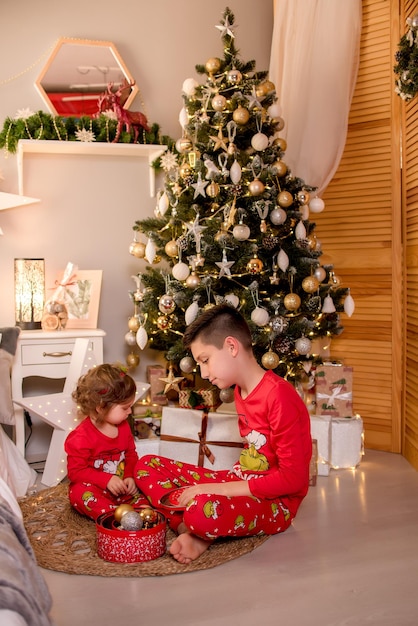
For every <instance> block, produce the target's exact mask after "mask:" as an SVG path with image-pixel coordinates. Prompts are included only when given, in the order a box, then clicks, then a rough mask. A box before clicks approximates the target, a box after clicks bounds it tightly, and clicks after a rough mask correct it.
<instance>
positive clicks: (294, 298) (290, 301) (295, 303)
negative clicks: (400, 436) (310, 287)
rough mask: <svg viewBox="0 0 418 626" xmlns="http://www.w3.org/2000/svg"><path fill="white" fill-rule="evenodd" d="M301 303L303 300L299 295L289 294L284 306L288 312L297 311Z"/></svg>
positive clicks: (285, 298)
mask: <svg viewBox="0 0 418 626" xmlns="http://www.w3.org/2000/svg"><path fill="white" fill-rule="evenodd" d="M300 303H301V300H300V297H299V296H298V294H297V293H288V294H287V295H286V296H285V297H284V300H283V304H284V305H285V307H286V309H287V310H288V311H297V309H298V308H299V307H300Z"/></svg>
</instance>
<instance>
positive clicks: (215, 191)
mask: <svg viewBox="0 0 418 626" xmlns="http://www.w3.org/2000/svg"><path fill="white" fill-rule="evenodd" d="M219 191H220V187H219V185H218V183H215V182H214V181H212V182H211V183H209V185H208V186H207V187H206V195H207V196H209V198H216V196H217V195H219Z"/></svg>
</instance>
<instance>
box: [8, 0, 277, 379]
mask: <svg viewBox="0 0 418 626" xmlns="http://www.w3.org/2000/svg"><path fill="white" fill-rule="evenodd" d="M225 6H229V7H230V8H231V9H232V11H233V12H234V13H235V17H236V27H237V28H236V35H237V46H238V48H239V50H240V52H241V56H242V58H243V59H244V60H250V59H255V60H256V63H257V69H259V70H266V69H268V66H269V55H270V41H271V33H272V26H273V24H272V22H273V2H272V0H230V1H229V2H228V1H227V0H212V1H211V2H207V1H206V0H154V2H145V1H144V0H136V1H135V2H125V3H118V2H114V1H113V0H100V1H98V0H88V1H87V2H86V1H85V0H72V1H71V2H62V1H61V2H60V1H57V0H36V1H35V2H28V1H27V0H2V1H1V3H0V23H1V25H2V35H1V37H0V58H1V59H2V63H1V74H0V123H1V125H3V123H4V120H5V118H6V117H13V116H14V115H15V114H16V112H17V111H18V109H24V108H29V109H31V110H32V111H37V110H41V109H42V110H46V108H45V105H44V103H43V101H42V99H41V97H40V96H39V94H38V92H37V91H36V89H35V87H34V82H35V80H36V78H37V77H38V75H39V73H40V71H41V69H42V68H43V65H44V63H45V61H46V59H47V57H48V55H49V52H50V51H51V49H52V48H53V47H54V44H55V43H56V41H57V39H58V38H59V37H75V38H87V39H93V40H107V41H113V42H114V44H115V45H116V47H117V49H118V51H119V53H120V54H121V56H122V58H123V59H124V61H125V63H126V65H127V67H128V69H129V70H130V72H131V74H132V75H133V76H134V78H135V79H136V82H137V84H138V86H139V88H140V91H141V98H142V100H143V101H144V103H145V107H146V111H147V113H148V117H149V120H150V122H156V123H158V124H160V126H161V129H162V132H163V133H164V134H168V135H170V136H171V137H173V138H177V137H178V136H179V134H180V126H179V123H178V113H179V110H180V108H181V106H182V99H181V86H182V83H183V81H184V79H185V78H188V77H191V76H193V77H196V78H197V79H198V80H199V77H198V76H197V75H196V72H195V69H194V67H195V65H196V64H197V63H203V64H204V63H205V62H206V60H207V59H208V58H209V57H211V56H217V55H221V54H222V44H221V40H220V36H219V31H218V30H217V29H215V25H216V24H219V21H220V18H221V16H222V12H223V10H224V8H225ZM201 80H203V79H201ZM140 101H141V99H138V97H137V99H136V101H135V102H134V103H133V105H132V106H131V110H136V109H138V108H140ZM0 171H1V173H2V174H3V177H4V180H0V190H1V191H6V192H10V193H18V184H17V168H16V157H15V156H14V155H3V154H1V155H0ZM25 194H26V195H29V196H34V197H39V198H41V202H40V203H39V204H34V205H31V206H27V207H22V208H14V209H9V210H7V211H2V212H0V227H1V228H2V229H3V231H4V236H3V237H0V287H1V296H0V297H1V300H0V326H8V325H13V324H14V306H13V259H14V258H15V257H19V256H23V257H25V256H26V257H44V258H45V264H46V275H47V276H46V278H47V288H50V287H52V286H53V283H54V280H55V278H56V276H57V273H58V272H59V270H62V269H63V268H64V267H65V265H66V264H67V262H68V261H72V262H74V263H76V264H78V266H79V268H80V269H102V270H103V286H102V297H101V307H100V313H99V327H101V328H103V329H104V330H105V331H106V333H107V336H106V339H105V344H104V348H105V360H107V361H115V360H125V357H126V354H127V353H128V348H127V346H126V345H125V342H124V336H125V334H126V332H127V330H128V328H127V319H128V317H129V316H130V315H131V314H132V307H131V303H130V300H129V296H128V291H129V290H130V289H132V288H133V286H134V283H133V281H132V279H131V278H130V277H131V275H132V274H134V273H137V272H138V271H140V270H141V269H143V267H144V265H143V264H142V262H141V261H138V260H136V259H134V258H133V257H132V256H130V255H129V253H128V246H129V243H130V242H131V240H132V238H133V237H132V235H133V232H132V225H133V224H134V222H135V220H136V219H140V218H142V217H144V216H145V215H146V214H150V213H151V212H152V211H153V209H154V204H155V200H153V199H151V198H150V196H149V189H148V171H147V167H146V166H145V165H142V166H139V165H138V164H137V163H136V161H135V160H131V159H126V158H119V159H118V158H111V157H96V158H92V157H69V156H65V157H64V156H61V157H51V156H44V155H42V156H37V157H34V156H30V157H26V158H25ZM48 293H51V292H50V291H47V294H48ZM149 360H151V361H155V354H154V353H151V355H149V356H147V355H144V356H143V358H142V359H141V364H140V366H139V368H138V370H137V372H136V373H135V377H136V378H137V379H143V376H144V375H145V371H144V370H145V365H146V363H147V362H149Z"/></svg>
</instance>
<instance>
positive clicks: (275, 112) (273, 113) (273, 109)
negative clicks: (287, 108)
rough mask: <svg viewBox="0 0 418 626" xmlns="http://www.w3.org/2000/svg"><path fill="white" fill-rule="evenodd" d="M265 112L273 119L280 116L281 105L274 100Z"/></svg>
mask: <svg viewBox="0 0 418 626" xmlns="http://www.w3.org/2000/svg"><path fill="white" fill-rule="evenodd" d="M267 113H268V114H269V116H270V117H271V118H273V119H274V118H277V117H280V116H281V114H282V107H281V106H280V104H279V103H278V102H275V103H274V104H271V105H270V106H269V108H268V109H267Z"/></svg>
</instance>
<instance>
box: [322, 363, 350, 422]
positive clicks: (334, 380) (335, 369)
mask: <svg viewBox="0 0 418 626" xmlns="http://www.w3.org/2000/svg"><path fill="white" fill-rule="evenodd" d="M315 392H316V415H330V416H331V417H351V416H352V415H353V368H352V367H348V366H346V365H342V364H341V363H324V364H323V365H319V366H318V367H317V368H316V371H315Z"/></svg>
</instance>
